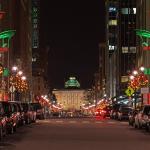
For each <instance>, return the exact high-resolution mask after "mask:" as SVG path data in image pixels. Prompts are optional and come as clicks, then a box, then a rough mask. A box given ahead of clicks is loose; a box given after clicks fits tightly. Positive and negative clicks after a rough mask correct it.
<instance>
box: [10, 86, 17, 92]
mask: <svg viewBox="0 0 150 150" xmlns="http://www.w3.org/2000/svg"><path fill="white" fill-rule="evenodd" d="M9 90H10V92H11V93H14V92H15V90H16V88H15V87H14V86H13V85H12V86H11V87H10V88H9Z"/></svg>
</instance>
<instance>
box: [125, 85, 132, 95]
mask: <svg viewBox="0 0 150 150" xmlns="http://www.w3.org/2000/svg"><path fill="white" fill-rule="evenodd" d="M125 93H126V95H127V96H132V94H133V93H134V90H133V89H132V88H131V87H130V86H129V87H128V88H127V89H126V91H125Z"/></svg>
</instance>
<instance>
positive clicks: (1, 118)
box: [0, 102, 7, 140]
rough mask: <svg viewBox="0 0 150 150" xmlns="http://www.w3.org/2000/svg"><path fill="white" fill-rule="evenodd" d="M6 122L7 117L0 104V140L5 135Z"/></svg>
mask: <svg viewBox="0 0 150 150" xmlns="http://www.w3.org/2000/svg"><path fill="white" fill-rule="evenodd" d="M6 120H7V116H6V115H5V112H4V107H3V104H2V103H1V102H0V140H2V139H3V137H4V136H5V135H6Z"/></svg>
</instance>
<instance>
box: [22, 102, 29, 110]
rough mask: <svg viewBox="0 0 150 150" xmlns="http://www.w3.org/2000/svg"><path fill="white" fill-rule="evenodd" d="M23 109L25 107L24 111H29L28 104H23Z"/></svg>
mask: <svg viewBox="0 0 150 150" xmlns="http://www.w3.org/2000/svg"><path fill="white" fill-rule="evenodd" d="M22 107H23V110H24V111H27V110H28V104H25V103H23V104H22Z"/></svg>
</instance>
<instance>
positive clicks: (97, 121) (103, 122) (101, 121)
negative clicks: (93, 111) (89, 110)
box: [95, 121, 104, 123]
mask: <svg viewBox="0 0 150 150" xmlns="http://www.w3.org/2000/svg"><path fill="white" fill-rule="evenodd" d="M95 123H104V122H102V121H96V122H95Z"/></svg>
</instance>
